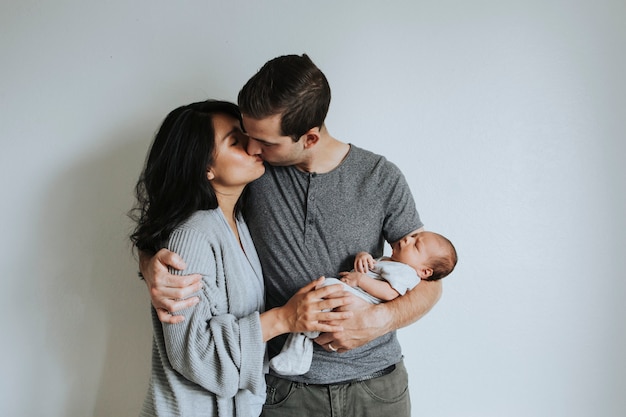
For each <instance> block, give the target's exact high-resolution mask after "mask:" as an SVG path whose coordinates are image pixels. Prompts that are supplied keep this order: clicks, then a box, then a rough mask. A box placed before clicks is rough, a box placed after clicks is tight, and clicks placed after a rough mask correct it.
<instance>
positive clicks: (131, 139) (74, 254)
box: [38, 129, 151, 417]
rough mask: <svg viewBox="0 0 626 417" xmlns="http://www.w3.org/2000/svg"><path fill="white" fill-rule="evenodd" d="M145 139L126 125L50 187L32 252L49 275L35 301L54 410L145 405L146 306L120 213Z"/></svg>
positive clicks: (128, 200)
mask: <svg viewBox="0 0 626 417" xmlns="http://www.w3.org/2000/svg"><path fill="white" fill-rule="evenodd" d="M138 138H139V139H140V140H139V139H138ZM150 140H151V137H146V135H145V132H132V129H128V130H127V131H125V132H121V133H119V134H116V135H115V137H113V138H111V137H107V138H102V140H101V141H100V142H99V143H104V144H107V145H108V146H109V147H108V148H106V149H104V150H102V151H100V153H98V154H95V155H92V156H91V157H86V158H83V160H82V161H81V162H80V163H79V164H76V165H74V166H71V167H70V168H68V169H67V170H66V171H65V172H63V174H61V175H60V176H59V177H58V178H55V179H54V180H53V182H52V184H51V185H50V187H49V188H48V189H49V190H50V193H49V195H48V196H47V198H46V204H45V205H44V207H42V216H41V217H40V219H41V220H42V222H43V223H42V224H41V227H40V228H39V230H41V231H42V236H41V241H40V243H41V244H42V246H43V247H42V248H41V249H40V250H39V251H38V252H39V253H44V254H45V257H46V259H47V262H44V263H42V264H43V265H46V266H45V268H46V269H49V270H50V271H54V275H56V276H50V277H48V278H47V279H45V280H42V282H43V285H44V286H45V289H44V292H43V294H45V297H44V299H45V300H46V301H45V303H46V305H45V306H42V307H43V311H44V312H45V314H46V315H47V317H46V321H47V322H48V323H47V325H46V331H47V335H46V344H47V348H46V349H47V350H48V356H49V358H51V360H52V361H53V362H56V365H55V366H54V367H53V368H52V371H53V374H55V377H54V380H55V381H56V384H57V388H56V393H57V395H58V397H57V399H56V400H54V401H55V402H57V405H58V408H59V409H63V410H64V413H63V414H58V415H64V416H76V417H78V416H81V417H82V416H85V415H93V416H112V415H119V416H121V415H137V414H138V412H139V409H140V407H141V404H142V402H143V397H144V395H145V390H146V387H147V383H148V377H149V367H150V354H151V324H150V318H149V317H150V316H149V311H150V310H149V309H150V303H149V298H148V294H147V291H146V290H145V285H144V284H143V283H142V282H141V281H140V280H139V278H138V277H137V266H136V261H135V259H134V258H133V255H132V253H131V249H130V248H131V246H130V243H129V241H128V234H129V232H130V230H131V228H132V223H131V221H130V220H129V219H128V217H127V212H128V210H129V209H130V208H131V206H132V204H133V201H134V199H133V196H132V191H133V186H134V184H135V182H136V180H137V177H138V175H139V172H140V170H141V167H142V165H143V161H144V158H145V155H146V152H147V149H148V147H149V144H150ZM112 143H114V144H116V145H110V144H112ZM111 146H116V147H111ZM59 387H60V388H59Z"/></svg>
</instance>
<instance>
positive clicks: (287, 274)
mask: <svg viewBox="0 0 626 417" xmlns="http://www.w3.org/2000/svg"><path fill="white" fill-rule="evenodd" d="M238 104H239V107H240V109H241V112H242V116H243V126H244V128H245V130H246V133H247V134H248V135H249V137H250V139H249V143H248V153H250V154H257V155H260V156H261V157H262V158H263V159H264V160H265V162H266V163H267V164H266V165H267V170H266V174H265V175H264V176H263V177H261V178H260V179H259V180H257V181H255V182H253V183H252V184H251V185H250V186H249V192H250V194H249V198H250V199H251V200H250V201H251V204H248V205H247V206H248V210H247V211H246V213H245V217H246V221H247V223H248V227H249V228H250V232H251V233H252V237H253V240H254V243H255V246H256V248H257V251H258V253H259V257H260V259H261V262H262V266H263V273H264V277H265V285H266V308H268V309H269V308H272V307H274V306H278V305H283V304H284V303H285V302H286V301H287V300H288V299H289V298H290V297H291V295H293V294H294V293H295V292H296V291H297V290H298V289H299V288H301V287H302V286H303V285H304V284H306V283H308V282H310V281H311V280H313V279H315V278H317V277H319V276H321V275H325V276H337V275H338V273H339V272H340V271H347V270H350V269H351V268H352V262H353V259H354V256H355V255H356V254H357V253H358V252H362V251H366V252H369V253H371V254H373V255H374V256H375V257H378V256H381V255H382V252H383V246H384V240H387V241H388V242H391V243H392V242H395V241H398V240H400V239H401V238H403V237H404V236H406V235H409V234H412V233H415V232H417V231H419V230H421V229H422V223H421V222H420V219H419V216H418V214H417V211H416V209H415V203H414V201H413V198H412V196H411V193H410V190H409V187H408V185H407V183H406V180H405V179H404V177H403V175H402V173H401V172H400V171H399V170H398V168H397V167H396V166H395V165H393V164H391V163H390V162H388V161H387V160H386V159H385V158H384V157H381V156H379V155H375V154H372V153H371V152H368V151H365V150H363V149H360V148H358V147H356V146H354V145H350V144H347V143H343V142H341V141H339V140H337V139H335V138H334V137H332V136H331V135H330V134H329V132H328V130H327V128H326V126H325V124H324V120H325V118H326V114H327V111H328V107H329V104H330V87H329V86H328V82H327V80H326V77H325V76H324V74H323V73H322V72H321V71H320V70H319V69H318V68H317V67H316V66H315V64H313V62H312V61H311V60H310V59H309V57H308V56H307V55H302V56H297V55H288V56H282V57H278V58H275V59H273V60H271V61H269V62H267V63H266V64H265V65H264V66H263V67H262V68H261V69H260V70H259V72H258V73H257V74H256V75H254V76H253V77H252V78H251V79H250V80H249V81H248V82H247V83H246V85H245V86H244V87H243V88H242V90H241V91H240V93H239V97H238ZM167 265H169V266H172V267H174V268H177V269H180V268H181V267H182V266H183V263H182V262H181V259H180V258H178V257H177V256H176V255H175V254H172V253H169V252H166V251H160V252H159V253H157V255H155V256H154V257H153V258H152V259H150V260H148V259H146V258H145V257H144V258H143V259H142V268H141V269H142V273H143V274H144V276H145V278H146V282H147V284H148V286H149V287H150V292H151V296H152V302H153V305H154V306H155V308H157V309H158V310H159V317H160V319H161V320H162V321H168V322H173V321H176V320H180V319H181V318H179V316H175V317H176V318H172V316H169V315H168V314H167V311H177V310H179V309H181V308H184V307H187V306H189V305H191V304H193V303H194V302H195V299H194V298H189V299H186V297H189V296H190V295H191V294H193V292H195V291H197V290H198V288H199V282H198V281H197V279H198V277H193V276H190V277H186V278H181V277H175V276H173V275H170V274H168V273H167ZM440 295H441V284H440V283H439V282H423V283H421V284H420V285H418V286H417V287H416V288H415V289H413V290H411V291H409V292H407V293H406V294H405V295H404V296H401V297H398V298H396V299H395V300H393V301H391V302H388V303H383V304H378V305H370V304H367V303H365V302H362V301H360V300H356V297H355V300H354V301H353V303H352V304H351V306H350V309H352V310H353V311H354V314H353V317H352V318H351V319H347V320H345V321H343V322H342V323H341V325H342V326H343V328H344V331H343V332H337V333H325V334H322V335H320V336H319V337H318V338H317V339H316V342H317V343H318V345H319V346H318V347H317V348H316V349H315V351H314V355H313V362H312V365H311V369H310V371H309V372H308V373H306V374H304V375H294V376H289V377H288V379H286V378H284V377H281V376H280V375H275V374H269V375H268V376H267V383H268V390H267V392H268V396H267V400H266V404H265V407H264V412H263V415H264V416H270V417H271V416H293V415H297V414H299V415H310V416H330V415H349V416H376V417H379V416H381V415H390V416H391V415H393V416H409V415H410V399H409V395H408V385H407V384H408V382H407V381H408V378H407V374H406V370H405V368H404V365H403V363H402V353H401V349H400V345H399V343H398V340H397V338H396V333H395V330H396V329H398V328H400V327H403V326H406V325H408V324H410V323H412V322H414V321H416V320H417V319H419V318H420V317H421V316H423V315H424V314H426V313H427V312H428V311H429V310H430V309H431V308H432V306H433V305H434V304H435V303H436V302H437V300H438V299H439V297H440ZM181 299H182V300H181ZM176 300H178V301H176ZM285 339H286V337H281V338H276V339H273V340H271V341H270V342H269V343H268V352H269V354H270V357H271V356H273V355H275V354H277V353H278V352H279V351H280V349H281V348H282V345H283V343H284V341H285ZM288 394H289V395H288Z"/></svg>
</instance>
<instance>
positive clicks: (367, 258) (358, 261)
mask: <svg viewBox="0 0 626 417" xmlns="http://www.w3.org/2000/svg"><path fill="white" fill-rule="evenodd" d="M375 263H376V261H375V260H374V258H373V257H372V255H370V254H369V253H367V252H359V253H357V255H356V257H355V258H354V270H355V271H357V272H361V273H363V274H365V273H367V271H369V270H370V269H372V268H374V264H375Z"/></svg>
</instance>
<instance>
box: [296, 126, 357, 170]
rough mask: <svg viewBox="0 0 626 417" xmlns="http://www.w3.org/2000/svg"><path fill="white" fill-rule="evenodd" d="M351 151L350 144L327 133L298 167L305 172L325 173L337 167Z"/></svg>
mask: <svg viewBox="0 0 626 417" xmlns="http://www.w3.org/2000/svg"><path fill="white" fill-rule="evenodd" d="M348 152H350V145H348V144H347V143H343V142H340V141H338V140H337V139H335V138H333V137H332V136H330V135H328V134H326V135H323V136H322V137H320V141H319V143H317V144H316V145H315V146H314V147H313V148H311V150H310V152H309V155H308V158H307V159H306V160H305V161H303V162H302V163H300V164H296V168H298V169H299V170H301V171H304V172H311V173H313V172H315V173H317V174H325V173H327V172H330V171H332V170H333V169H335V168H337V167H338V166H339V165H340V164H341V162H342V161H343V160H344V159H345V158H346V156H347V155H348Z"/></svg>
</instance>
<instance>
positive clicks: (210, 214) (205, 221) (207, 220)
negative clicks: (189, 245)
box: [174, 209, 222, 234]
mask: <svg viewBox="0 0 626 417" xmlns="http://www.w3.org/2000/svg"><path fill="white" fill-rule="evenodd" d="M221 223H222V221H221V218H220V212H219V209H215V210H198V211H196V212H195V213H194V214H192V215H191V216H189V218H188V219H187V220H185V221H184V222H183V223H181V224H180V225H179V226H177V227H176V228H175V229H174V232H178V233H180V232H190V231H191V232H198V233H202V234H207V233H209V232H211V231H214V230H215V229H216V228H219V226H220V225H221Z"/></svg>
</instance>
